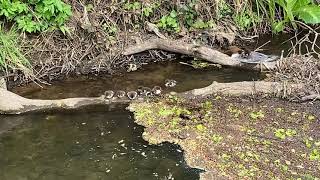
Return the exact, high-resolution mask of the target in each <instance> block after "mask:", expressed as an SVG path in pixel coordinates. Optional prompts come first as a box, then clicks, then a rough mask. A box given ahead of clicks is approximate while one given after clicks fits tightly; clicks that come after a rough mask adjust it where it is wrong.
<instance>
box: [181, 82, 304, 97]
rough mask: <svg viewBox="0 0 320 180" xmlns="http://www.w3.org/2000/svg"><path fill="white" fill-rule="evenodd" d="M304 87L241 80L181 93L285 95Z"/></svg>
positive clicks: (185, 95)
mask: <svg viewBox="0 0 320 180" xmlns="http://www.w3.org/2000/svg"><path fill="white" fill-rule="evenodd" d="M303 88H304V85H303V84H290V83H279V82H266V81H242V82H232V83H218V82H215V81H214V82H213V83H212V84H211V85H209V86H207V87H204V88H200V89H194V90H191V91H187V92H184V93H181V94H180V95H182V96H184V97H190V96H206V95H210V94H215V93H221V94H224V95H232V96H245V95H253V94H273V95H275V96H276V97H279V96H281V97H287V96H290V95H291V94H292V93H293V92H297V91H300V90H302V89H303Z"/></svg>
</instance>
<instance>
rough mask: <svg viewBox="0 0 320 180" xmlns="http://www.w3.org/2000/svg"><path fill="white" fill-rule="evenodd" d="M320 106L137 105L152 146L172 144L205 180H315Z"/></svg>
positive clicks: (254, 100) (168, 101) (238, 100)
mask: <svg viewBox="0 0 320 180" xmlns="http://www.w3.org/2000/svg"><path fill="white" fill-rule="evenodd" d="M319 107H320V104H319V102H315V103H304V104H299V103H289V102H287V101H282V100H278V99H273V98H267V97H264V98H263V97H261V96H255V95H254V96H250V97H229V96H220V95H213V96H208V97H198V98H196V99H181V98H178V97H175V96H167V97H166V98H162V99H159V100H157V101H154V102H145V103H133V104H131V105H130V107H129V109H130V110H131V111H133V112H134V115H135V122H136V123H138V124H140V125H142V126H144V127H145V131H144V133H143V138H144V139H145V140H147V141H148V142H149V143H151V144H160V143H163V142H171V143H175V144H178V145H180V146H181V148H182V149H183V150H184V154H185V158H186V161H187V164H188V165H190V166H191V167H195V168H200V169H203V170H205V173H203V174H202V175H201V179H208V180H209V179H257V178H260V179H287V178H289V179H290V178H291V179H292V178H293V179H299V178H301V179H314V178H319V177H320V174H319V171H320V153H319V152H320V136H319V133H317V132H319V130H320V129H319V117H320V112H319Z"/></svg>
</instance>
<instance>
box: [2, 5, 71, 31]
mask: <svg viewBox="0 0 320 180" xmlns="http://www.w3.org/2000/svg"><path fill="white" fill-rule="evenodd" d="M1 16H4V17H5V18H6V20H7V21H10V22H15V23H16V24H17V26H18V28H19V29H20V30H22V31H25V32H28V33H31V32H43V31H45V30H47V29H56V28H59V29H60V30H61V31H62V32H63V33H66V32H67V31H68V29H67V28H66V27H65V26H64V23H65V22H66V20H68V19H69V17H70V16H71V6H70V5H67V4H65V3H64V2H63V1H61V0H25V1H22V0H0V17H1Z"/></svg>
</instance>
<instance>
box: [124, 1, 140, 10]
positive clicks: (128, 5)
mask: <svg viewBox="0 0 320 180" xmlns="http://www.w3.org/2000/svg"><path fill="white" fill-rule="evenodd" d="M140 8H141V3H140V2H132V3H130V2H127V3H126V4H125V5H124V9H126V10H138V9H140Z"/></svg>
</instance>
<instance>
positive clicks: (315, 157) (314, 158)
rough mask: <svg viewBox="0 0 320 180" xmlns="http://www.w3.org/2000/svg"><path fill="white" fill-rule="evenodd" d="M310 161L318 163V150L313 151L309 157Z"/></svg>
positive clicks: (319, 155)
mask: <svg viewBox="0 0 320 180" xmlns="http://www.w3.org/2000/svg"><path fill="white" fill-rule="evenodd" d="M309 159H310V160H311V161H320V151H319V150H318V149H313V150H312V151H311V153H310V155H309Z"/></svg>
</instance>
